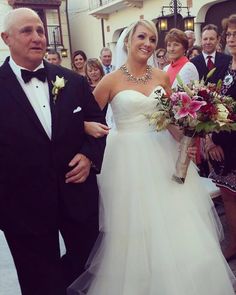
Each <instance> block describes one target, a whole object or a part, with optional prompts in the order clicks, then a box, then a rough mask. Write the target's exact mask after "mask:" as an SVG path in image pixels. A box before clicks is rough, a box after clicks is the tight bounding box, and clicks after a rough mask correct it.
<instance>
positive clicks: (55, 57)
mask: <svg viewBox="0 0 236 295" xmlns="http://www.w3.org/2000/svg"><path fill="white" fill-rule="evenodd" d="M46 59H47V61H48V62H50V63H51V64H54V65H58V66H59V65H60V64H61V60H60V58H59V57H58V55H57V54H56V53H55V54H54V53H48V54H47V56H46Z"/></svg>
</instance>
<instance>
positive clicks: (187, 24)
mask: <svg viewBox="0 0 236 295" xmlns="http://www.w3.org/2000/svg"><path fill="white" fill-rule="evenodd" d="M167 8H168V9H169V10H170V14H168V15H164V9H167ZM182 9H187V12H188V15H187V16H186V17H184V18H182V16H181V14H180V13H181V10H182ZM178 15H180V17H181V21H178ZM171 16H174V27H175V28H178V22H179V25H180V27H181V26H182V24H183V22H184V24H183V25H184V29H185V30H192V31H193V30H194V16H191V15H190V12H189V7H188V6H182V3H181V1H180V0H171V1H170V4H169V5H164V6H162V9H161V16H159V17H158V18H157V21H158V29H159V30H160V31H167V30H168V18H170V17H171Z"/></svg>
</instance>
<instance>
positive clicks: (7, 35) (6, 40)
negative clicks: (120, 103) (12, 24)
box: [1, 32, 9, 45]
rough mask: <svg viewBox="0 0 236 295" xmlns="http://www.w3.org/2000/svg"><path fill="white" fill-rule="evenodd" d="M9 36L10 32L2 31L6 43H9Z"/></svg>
mask: <svg viewBox="0 0 236 295" xmlns="http://www.w3.org/2000/svg"><path fill="white" fill-rule="evenodd" d="M8 37H9V34H8V33H6V32H2V33H1V38H2V40H3V42H4V43H5V44H6V45H8V44H9V41H8Z"/></svg>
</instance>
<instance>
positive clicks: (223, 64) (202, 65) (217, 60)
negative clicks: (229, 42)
mask: <svg viewBox="0 0 236 295" xmlns="http://www.w3.org/2000/svg"><path fill="white" fill-rule="evenodd" d="M218 42H219V34H218V28H217V26H215V25H213V24H209V25H206V26H205V27H204V28H203V30H202V38H201V43H202V53H201V54H199V55H198V56H196V57H194V58H193V59H191V62H192V63H193V64H194V65H195V66H196V68H197V70H198V74H199V78H200V79H202V78H204V79H206V76H207V74H208V73H209V71H210V70H211V69H213V68H216V70H215V72H214V74H213V75H212V76H211V77H210V78H209V79H208V80H207V82H212V83H217V82H218V80H219V79H222V78H223V77H224V74H225V72H226V70H227V69H228V66H229V63H230V60H231V57H230V56H228V55H226V54H224V53H219V52H217V51H216V47H217V44H218Z"/></svg>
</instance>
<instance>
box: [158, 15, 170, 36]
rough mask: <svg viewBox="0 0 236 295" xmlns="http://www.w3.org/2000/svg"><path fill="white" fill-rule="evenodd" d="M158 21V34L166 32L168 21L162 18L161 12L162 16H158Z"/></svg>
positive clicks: (164, 17)
mask: <svg viewBox="0 0 236 295" xmlns="http://www.w3.org/2000/svg"><path fill="white" fill-rule="evenodd" d="M157 21H158V29H159V31H160V32H164V31H167V30H168V21H167V17H166V16H164V14H163V11H162V16H159V17H158V18H157Z"/></svg>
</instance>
